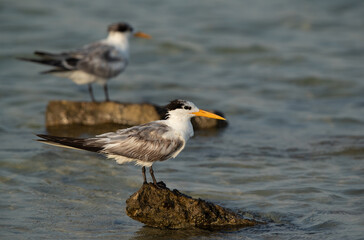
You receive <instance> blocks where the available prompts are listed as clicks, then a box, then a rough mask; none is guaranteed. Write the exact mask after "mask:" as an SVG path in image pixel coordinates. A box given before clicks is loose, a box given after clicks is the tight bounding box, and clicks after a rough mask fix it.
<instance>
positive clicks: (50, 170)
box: [0, 0, 364, 239]
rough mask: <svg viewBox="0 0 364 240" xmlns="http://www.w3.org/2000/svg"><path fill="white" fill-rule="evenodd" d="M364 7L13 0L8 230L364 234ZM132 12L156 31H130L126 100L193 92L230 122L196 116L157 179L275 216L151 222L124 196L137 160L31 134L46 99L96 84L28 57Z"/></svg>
mask: <svg viewBox="0 0 364 240" xmlns="http://www.w3.org/2000/svg"><path fill="white" fill-rule="evenodd" d="M363 16H364V2H363V1H360V0H324V1H298V0H296V1H291V0H276V1H263V0H254V1H253V0H244V1H241V0H224V1H222V0H202V1H147V0H138V1H116V0H104V1H98V2H95V1H94V2H90V1H86V0H81V1H71V0H64V1H52V2H49V1H46V0H29V1H10V0H2V1H1V2H0V30H1V36H0V42H1V51H0V109H1V111H0V141H1V144H0V181H1V184H0V187H1V198H0V226H1V230H0V236H1V238H2V239H22V238H25V237H26V238H30V239H37V238H50V239H55V238H59V239H65V238H78V239H82V238H83V239H91V238H96V239H110V238H123V239H293V238H295V239H361V238H362V237H363V229H364V205H363V202H364V187H363V181H364V160H363V158H364V130H363V126H364V119H363V116H364V98H363V92H364V82H363V79H362V78H363V76H364V66H363V63H364V33H363V30H364V17H363ZM119 21H127V22H129V23H130V24H131V25H132V26H133V27H134V28H135V29H137V30H141V31H144V32H146V33H148V34H150V35H152V37H153V38H152V39H151V40H144V39H132V42H131V62H130V64H129V66H128V68H127V70H126V71H125V72H124V73H122V74H121V75H120V76H119V77H117V78H115V79H112V80H111V81H110V82H109V90H110V97H111V99H112V100H115V101H121V102H151V103H155V104H161V105H162V104H166V103H168V101H170V100H172V99H175V98H183V99H187V100H190V101H193V102H194V103H195V104H196V105H197V106H199V107H201V108H202V109H217V110H220V111H222V112H223V113H224V114H225V116H226V118H227V119H228V121H229V123H230V125H229V126H228V128H226V129H223V130H211V131H207V130H204V131H198V132H196V133H195V137H194V138H193V139H191V140H190V141H189V143H188V144H187V147H186V149H185V150H184V151H183V152H182V153H181V154H180V155H179V156H178V157H177V158H176V159H171V160H169V161H166V162H163V163H157V164H155V166H154V170H155V172H156V177H157V179H159V180H163V181H164V182H165V183H166V184H167V186H168V187H169V188H178V189H179V190H180V191H181V192H185V193H186V194H189V195H191V196H193V197H201V198H203V199H206V200H209V201H213V202H215V203H218V204H221V205H223V206H225V207H228V208H232V209H234V210H235V211H240V212H249V214H251V215H252V216H254V217H256V218H259V219H264V220H265V221H267V222H268V223H269V224H267V225H265V226H263V227H257V228H249V229H242V230H240V231H224V232H208V231H200V230H188V231H168V230H159V229H152V228H148V227H144V226H143V224H141V223H138V222H136V221H134V220H131V219H129V218H128V217H127V216H126V214H125V210H124V209H125V200H126V199H127V198H128V197H129V196H130V195H131V194H132V193H133V192H135V191H136V190H137V189H138V188H139V187H140V186H141V184H142V177H141V172H140V168H139V167H135V166H133V165H123V166H118V165H117V164H116V163H115V162H114V161H112V160H108V159H106V158H104V157H102V156H99V155H96V154H92V153H87V152H82V151H72V150H67V149H59V148H55V147H51V146H45V145H42V144H40V143H38V142H35V141H33V139H35V136H34V133H45V132H46V129H45V125H44V113H45V108H46V105H47V103H48V101H50V100H59V99H66V100H73V101H89V95H88V92H87V87H86V86H77V85H75V84H74V83H73V82H71V81H70V80H68V79H62V78H57V77H53V76H48V75H40V74H38V73H39V72H41V71H44V70H46V69H47V68H46V67H44V66H40V65H36V64H31V63H26V62H21V61H18V60H16V59H15V57H29V56H31V55H32V53H33V51H34V50H46V51H54V52H57V51H64V50H70V49H73V48H78V47H81V46H82V45H84V44H86V43H89V42H93V41H97V40H99V39H101V38H104V37H106V29H107V26H108V25H109V24H110V23H113V22H119ZM94 90H95V95H96V99H104V95H103V92H102V88H101V87H100V86H97V85H95V87H94ZM64 131H65V134H66V133H67V129H64ZM60 132H61V133H62V131H60ZM95 132H97V130H92V129H90V128H85V132H84V133H83V134H84V135H88V134H94V133H95ZM61 133H60V134H61Z"/></svg>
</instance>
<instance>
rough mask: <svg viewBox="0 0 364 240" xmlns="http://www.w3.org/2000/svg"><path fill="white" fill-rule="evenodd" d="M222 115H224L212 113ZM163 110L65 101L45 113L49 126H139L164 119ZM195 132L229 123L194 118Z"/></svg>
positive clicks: (139, 105) (50, 105) (53, 103)
mask: <svg viewBox="0 0 364 240" xmlns="http://www.w3.org/2000/svg"><path fill="white" fill-rule="evenodd" d="M212 112H214V113H217V114H219V115H223V114H222V113H221V112H218V111H212ZM162 115H163V114H162V113H161V107H160V106H157V105H154V104H150V103H120V102H73V101H66V100H55V101H50V102H49V103H48V106H47V110H46V126H47V127H54V126H61V125H87V126H91V125H100V124H120V125H128V126H134V125H140V124H144V123H148V122H151V121H156V120H160V119H161V118H162ZM192 124H193V126H194V128H195V129H208V128H222V127H226V126H227V121H221V120H216V119H210V118H204V117H195V118H193V119H192Z"/></svg>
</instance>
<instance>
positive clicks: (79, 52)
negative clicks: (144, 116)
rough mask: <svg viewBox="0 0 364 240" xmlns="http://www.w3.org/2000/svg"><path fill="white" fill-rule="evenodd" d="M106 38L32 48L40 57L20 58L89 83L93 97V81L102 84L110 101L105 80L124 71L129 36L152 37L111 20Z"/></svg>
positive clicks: (52, 72) (60, 75)
mask: <svg viewBox="0 0 364 240" xmlns="http://www.w3.org/2000/svg"><path fill="white" fill-rule="evenodd" d="M108 32H109V34H108V36H107V38H106V39H103V40H100V41H98V42H94V43H91V44H87V45H85V46H83V47H82V48H81V49H76V50H73V51H67V52H62V53H48V52H43V51H35V52H34V54H35V55H37V56H38V57H39V58H19V59H20V60H25V61H30V62H35V63H40V64H45V65H50V66H53V67H54V68H52V69H50V70H48V71H44V72H42V73H43V74H53V75H56V76H59V77H64V78H69V79H71V80H72V81H73V82H75V83H76V84H79V85H81V84H88V90H89V93H90V96H91V100H92V101H95V98H94V95H93V91H92V85H91V84H92V83H99V84H101V85H103V87H104V92H105V100H106V101H109V93H108V88H107V81H108V80H109V79H110V78H114V77H116V76H117V75H119V74H120V73H121V72H123V71H124V70H125V68H126V66H127V65H128V62H129V39H130V37H131V36H135V37H141V38H147V39H148V38H151V37H150V36H149V35H148V34H145V33H143V32H134V29H133V28H132V26H130V25H129V24H128V23H123V22H120V23H114V24H111V25H110V26H109V27H108Z"/></svg>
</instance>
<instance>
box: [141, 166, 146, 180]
mask: <svg viewBox="0 0 364 240" xmlns="http://www.w3.org/2000/svg"><path fill="white" fill-rule="evenodd" d="M142 172H143V179H144V182H143V184H144V183H147V176H145V167H142Z"/></svg>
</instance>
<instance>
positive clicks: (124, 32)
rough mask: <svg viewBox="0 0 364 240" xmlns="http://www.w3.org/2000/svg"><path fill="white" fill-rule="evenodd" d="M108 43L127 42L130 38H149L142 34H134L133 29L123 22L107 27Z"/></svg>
mask: <svg viewBox="0 0 364 240" xmlns="http://www.w3.org/2000/svg"><path fill="white" fill-rule="evenodd" d="M107 30H108V32H109V36H108V41H112V42H115V43H120V42H125V41H128V40H129V38H130V37H131V36H135V37H140V38H147V39H149V38H151V37H150V36H149V35H148V34H145V33H142V32H134V29H133V27H132V26H131V25H130V24H128V23H125V22H119V23H114V24H111V25H109V27H108V29H107Z"/></svg>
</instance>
